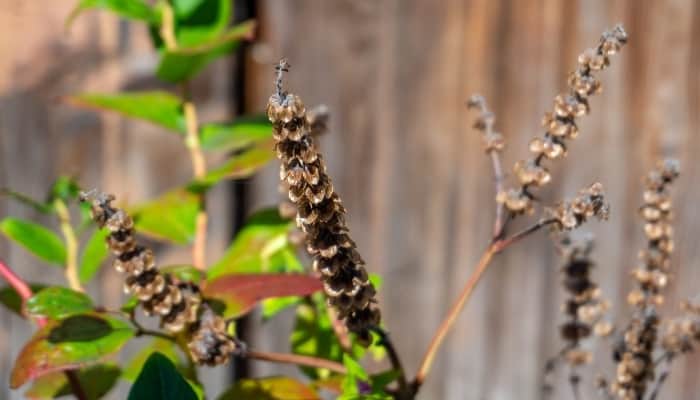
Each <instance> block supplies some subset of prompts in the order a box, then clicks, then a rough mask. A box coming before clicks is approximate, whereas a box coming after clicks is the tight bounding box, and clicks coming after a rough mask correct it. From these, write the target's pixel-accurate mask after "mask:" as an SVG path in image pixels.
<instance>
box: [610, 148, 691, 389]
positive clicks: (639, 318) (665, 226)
mask: <svg viewBox="0 0 700 400" xmlns="http://www.w3.org/2000/svg"><path fill="white" fill-rule="evenodd" d="M678 175H679V167H678V163H677V162H676V161H674V160H666V161H664V162H662V163H660V164H659V165H658V166H657V168H656V169H654V170H653V171H652V172H650V173H649V175H648V176H647V177H646V179H645V186H646V187H645V190H644V196H643V198H644V203H643V205H642V207H641V208H640V213H641V216H642V219H643V220H644V234H645V236H646V238H647V247H646V249H645V250H643V251H641V252H640V260H641V265H640V266H638V267H637V268H636V269H635V270H634V271H632V276H633V277H634V278H635V280H636V281H637V283H638V288H635V289H634V290H632V291H631V292H630V294H629V295H628V297H627V300H628V302H629V303H630V304H631V305H632V306H634V307H635V309H636V311H635V316H634V317H633V318H632V321H631V322H630V324H629V326H628V327H627V329H626V331H625V333H624V336H623V338H622V341H621V342H620V344H619V346H618V348H617V349H616V351H615V353H614V358H615V361H616V362H617V375H616V380H615V382H613V383H612V385H611V389H612V391H613V393H614V394H615V395H617V397H618V398H620V399H623V400H636V399H640V398H642V397H643V396H644V394H645V393H646V390H647V386H648V383H649V382H650V381H652V380H653V379H654V377H655V364H654V360H653V353H654V349H655V347H656V344H657V339H658V338H659V325H660V318H659V316H658V313H657V311H656V307H657V306H659V305H661V304H662V303H663V301H664V297H663V294H662V291H663V289H664V288H665V287H666V285H667V284H668V280H669V277H668V274H669V268H670V260H671V253H672V251H673V238H672V236H673V229H672V227H671V218H672V210H671V208H672V207H671V199H670V192H669V185H670V184H671V183H672V182H673V181H674V180H675V179H676V178H677V177H678ZM669 329H671V332H674V334H673V335H670V336H668V337H667V339H662V340H661V342H662V345H664V346H666V345H668V346H669V347H673V344H672V343H673V341H674V340H673V336H674V335H675V334H677V333H682V332H683V331H684V330H683V329H682V327H681V326H680V325H675V324H673V323H672V324H671V325H670V326H669ZM664 342H666V344H664Z"/></svg>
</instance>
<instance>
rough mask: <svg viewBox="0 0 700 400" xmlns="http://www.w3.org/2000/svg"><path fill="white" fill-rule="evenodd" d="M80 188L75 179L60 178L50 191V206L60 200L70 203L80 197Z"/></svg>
mask: <svg viewBox="0 0 700 400" xmlns="http://www.w3.org/2000/svg"><path fill="white" fill-rule="evenodd" d="M79 193H80V186H79V185H78V182H76V181H75V179H73V178H71V177H69V176H59V177H58V179H56V181H55V182H54V183H53V184H52V185H51V189H50V190H49V196H48V197H49V200H48V204H52V203H53V201H54V200H56V199H60V200H63V201H65V202H68V201H70V200H72V199H75V198H77V197H78V194H79Z"/></svg>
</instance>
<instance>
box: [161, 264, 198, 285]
mask: <svg viewBox="0 0 700 400" xmlns="http://www.w3.org/2000/svg"><path fill="white" fill-rule="evenodd" d="M160 272H162V273H163V274H166V275H172V276H173V277H175V278H177V279H179V280H181V281H184V282H195V283H197V282H199V281H201V280H203V279H204V278H206V273H205V272H204V271H202V270H200V269H197V268H195V267H194V266H192V265H166V266H163V267H161V268H160Z"/></svg>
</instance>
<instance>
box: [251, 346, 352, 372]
mask: <svg viewBox="0 0 700 400" xmlns="http://www.w3.org/2000/svg"><path fill="white" fill-rule="evenodd" d="M241 357H246V358H249V359H251V360H260V361H270V362H275V363H279V364H294V365H301V366H305V367H312V368H325V369H328V370H331V371H333V372H337V373H339V374H345V373H347V370H346V369H345V366H344V365H343V364H340V363H337V362H335V361H331V360H326V359H323V358H316V357H310V356H302V355H299V354H288V353H270V352H263V351H253V350H246V351H245V352H243V354H241Z"/></svg>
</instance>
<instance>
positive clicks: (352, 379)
mask: <svg viewBox="0 0 700 400" xmlns="http://www.w3.org/2000/svg"><path fill="white" fill-rule="evenodd" d="M343 365H345V369H346V370H347V371H348V372H347V374H346V375H345V379H343V385H342V389H343V397H342V398H347V399H348V400H349V399H351V398H353V397H348V396H357V395H361V394H368V393H367V391H365V390H361V388H360V385H361V384H362V383H366V382H368V381H369V374H367V372H366V371H365V369H364V368H363V367H362V365H360V363H359V362H357V361H356V360H355V359H353V358H352V357H351V356H350V355H348V354H343ZM362 389H364V388H362Z"/></svg>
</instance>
